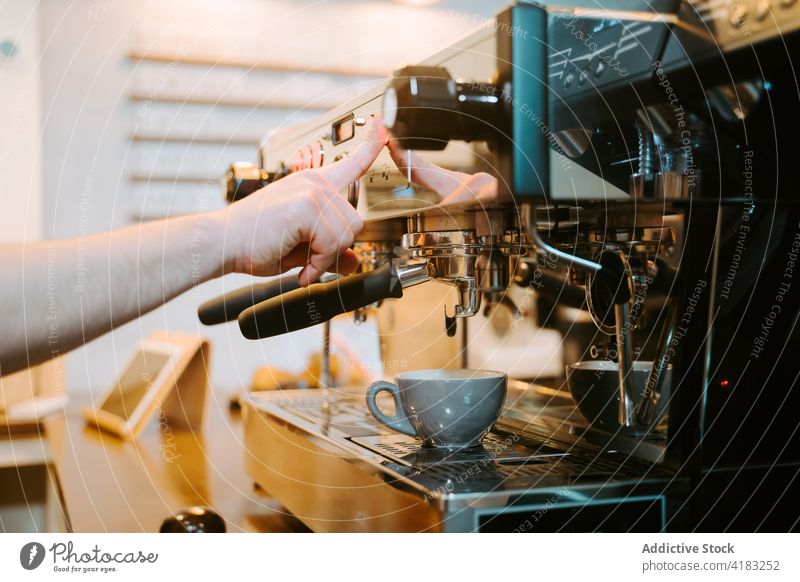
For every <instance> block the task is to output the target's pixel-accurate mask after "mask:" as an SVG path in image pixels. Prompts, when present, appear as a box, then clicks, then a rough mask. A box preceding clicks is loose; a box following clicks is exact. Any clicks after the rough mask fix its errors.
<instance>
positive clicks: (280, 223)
mask: <svg viewBox="0 0 800 582" xmlns="http://www.w3.org/2000/svg"><path fill="white" fill-rule="evenodd" d="M387 137H388V136H387V133H386V130H385V129H384V126H383V120H382V119H380V118H379V116H377V115H376V116H375V117H374V119H372V121H371V122H370V126H369V128H368V130H367V135H366V136H365V139H364V142H363V143H362V144H361V145H360V146H359V147H358V148H357V149H356V150H355V151H354V152H353V153H352V154H351V155H350V156H349V157H348V158H347V159H344V160H341V161H339V162H336V163H335V164H331V165H330V166H325V167H323V168H319V169H316V170H303V171H301V172H296V173H293V174H290V175H289V176H287V177H285V178H282V179H281V180H278V181H277V182H275V183H274V184H270V185H269V186H267V187H265V188H262V189H261V190H259V191H258V192H255V193H253V194H251V195H250V196H248V197H247V198H244V199H243V200H240V201H239V202H236V203H235V204H232V205H230V206H229V207H227V208H225V209H224V210H222V211H221V212H222V214H223V219H224V220H225V223H226V233H227V236H226V237H225V238H226V241H225V243H224V244H225V251H224V256H225V259H224V262H225V266H224V270H225V272H238V273H249V274H253V275H277V274H279V273H283V272H284V271H287V270H289V269H291V268H294V267H300V266H302V267H303V269H302V270H301V271H300V275H299V280H300V284H301V285H308V284H310V283H313V282H314V281H316V280H317V279H319V277H320V276H321V275H322V274H323V273H325V272H326V271H335V272H337V273H342V274H348V273H352V272H353V271H354V270H355V269H356V268H357V267H358V260H357V258H356V256H355V254H354V253H353V251H352V250H350V248H349V247H350V245H352V244H353V238H354V237H355V235H356V234H358V232H359V231H361V228H362V227H363V223H362V221H361V218H360V217H359V215H358V213H357V212H356V210H355V209H354V208H353V207H352V206H351V205H350V203H349V202H347V200H346V199H345V198H344V197H343V196H342V195H341V194H340V193H339V192H340V191H341V190H342V189H343V188H345V187H346V186H347V185H348V184H350V183H352V182H355V181H356V180H358V179H359V178H360V177H361V175H362V174H363V173H364V172H366V171H367V170H368V169H369V167H370V165H371V164H372V162H373V160H374V159H375V158H376V157H377V155H378V153H379V152H380V151H381V149H382V148H383V146H384V145H386V141H387Z"/></svg>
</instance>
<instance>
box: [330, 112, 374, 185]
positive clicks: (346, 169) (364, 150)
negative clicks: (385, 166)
mask: <svg viewBox="0 0 800 582" xmlns="http://www.w3.org/2000/svg"><path fill="white" fill-rule="evenodd" d="M388 139H389V133H388V132H387V131H386V128H385V127H384V125H383V117H382V116H381V115H380V114H375V115H374V116H373V118H372V119H371V120H370V122H369V125H368V126H367V134H366V135H365V136H364V141H363V142H361V145H359V146H358V147H357V148H356V149H355V151H354V152H353V153H352V154H350V155H349V156H348V157H347V158H345V159H343V160H340V161H338V162H336V163H335V164H331V165H330V166H325V167H323V168H320V169H319V170H317V172H319V174H320V176H322V177H323V178H325V179H326V180H327V181H328V182H329V183H330V185H331V186H333V188H334V189H336V190H341V189H342V188H344V187H345V186H347V185H348V184H352V183H353V182H355V181H356V180H358V179H359V178H360V177H361V176H362V175H363V174H364V172H366V171H367V170H369V167H370V166H371V165H372V162H373V161H375V158H377V157H378V154H379V153H380V152H381V150H382V149H383V146H385V145H386V142H387V141H388Z"/></svg>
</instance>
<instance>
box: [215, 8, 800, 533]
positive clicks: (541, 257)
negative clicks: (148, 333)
mask: <svg viewBox="0 0 800 582" xmlns="http://www.w3.org/2000/svg"><path fill="white" fill-rule="evenodd" d="M798 27H800V2H792V1H791V0H771V1H770V0H730V1H720V0H691V1H685V0H684V1H681V0H656V1H654V2H644V1H640V0H618V1H615V2H610V3H603V5H602V6H601V5H600V3H596V4H595V3H594V2H591V1H587V2H584V3H583V4H582V5H580V6H572V7H556V6H546V7H545V6H541V5H537V4H532V3H524V2H518V3H516V4H513V5H511V6H509V7H508V8H507V9H505V10H503V11H502V12H500V13H499V14H498V15H497V17H496V19H495V21H494V22H492V23H491V24H487V25H486V26H484V27H482V28H481V29H479V30H478V31H476V32H475V33H474V34H472V35H470V36H468V37H467V38H465V39H463V40H462V41H461V42H459V43H456V44H455V45H453V46H451V47H449V48H448V49H446V50H444V51H442V52H440V53H438V54H436V55H433V56H432V57H430V58H429V59H427V60H426V61H424V62H422V63H419V64H417V65H411V66H407V67H404V68H402V69H399V70H398V71H396V73H395V74H394V76H393V77H392V78H391V79H390V80H388V81H387V83H386V85H385V86H384V87H381V88H379V89H376V90H374V91H372V92H370V93H367V94H365V95H363V96H361V97H360V98H358V99H355V100H353V101H351V102H348V103H345V104H343V105H342V106H341V107H339V108H337V109H335V110H333V111H331V112H330V113H329V114H326V115H324V116H323V117H322V118H320V119H318V120H317V121H314V122H310V123H308V124H305V125H302V126H299V127H296V128H293V129H287V130H282V131H280V132H276V133H274V134H271V135H270V136H268V138H267V139H265V141H264V142H263V144H262V147H261V164H260V167H257V166H242V165H238V166H234V167H232V169H231V172H230V173H229V176H228V178H229V180H228V184H229V191H228V194H229V199H231V200H234V199H236V198H238V197H241V196H244V195H247V194H248V193H250V192H252V191H255V190H256V189H258V188H260V187H262V186H264V185H266V184H268V183H270V182H271V181H274V180H277V179H280V178H281V177H283V176H285V175H287V174H288V173H290V172H292V171H298V170H301V169H303V168H307V167H320V166H322V165H325V164H327V163H330V162H331V161H334V160H337V159H342V158H343V157H345V156H347V155H348V152H350V151H352V149H353V148H354V147H355V146H356V145H357V144H358V143H359V141H360V140H361V139H363V134H364V131H365V130H364V126H365V123H366V121H367V119H368V118H369V116H370V115H372V114H374V113H377V112H382V114H383V120H384V123H385V124H386V126H387V128H388V129H389V130H390V132H391V135H392V141H391V144H390V146H391V147H390V148H389V149H388V150H387V151H384V152H382V153H381V155H380V156H379V157H378V159H377V160H376V161H375V163H374V164H373V167H372V168H371V169H370V170H369V171H368V172H367V173H366V174H365V176H364V177H363V178H362V179H361V180H359V182H357V183H355V184H352V185H351V186H350V187H349V188H348V189H347V191H346V192H343V195H345V196H347V197H348V199H349V200H350V202H351V203H352V204H353V205H354V206H355V207H356V208H357V209H358V210H359V212H360V214H361V215H362V217H363V218H364V220H365V224H366V227H365V229H364V231H363V232H362V233H361V235H359V238H358V240H357V241H356V243H355V245H354V248H355V250H356V251H357V253H358V254H359V256H360V257H361V258H362V261H361V264H362V268H361V269H360V272H359V273H357V274H355V275H350V276H347V277H340V278H333V279H330V280H328V281H325V282H322V283H318V284H315V285H312V286H310V287H309V288H308V289H298V288H297V285H296V281H294V280H293V279H292V276H286V277H283V278H281V279H278V280H276V281H273V282H270V283H265V284H260V285H256V286H254V287H249V288H246V289H242V290H240V291H238V292H236V293H234V294H230V295H228V296H226V297H222V298H220V299H218V300H215V301H213V302H210V303H209V304H207V305H204V306H203V307H201V313H200V316H201V319H202V320H203V321H204V322H205V323H209V324H214V323H221V322H224V321H232V320H234V319H237V320H238V324H239V326H240V328H241V330H242V333H243V334H244V335H245V337H248V338H250V339H254V340H257V339H259V338H264V337H271V336H275V335H280V334H285V333H290V332H292V331H295V330H297V329H302V328H305V327H310V326H312V325H318V324H321V325H326V322H329V321H330V319H331V318H333V317H335V316H337V315H341V314H346V313H352V314H353V316H354V317H355V318H356V319H357V320H363V319H364V318H365V317H379V316H380V313H381V312H382V310H385V309H387V306H391V305H392V304H393V303H395V302H396V303H397V304H401V303H402V302H404V301H406V300H407V299H406V297H407V296H408V295H409V293H411V292H412V289H417V288H420V289H421V288H424V287H427V286H431V285H436V283H445V284H446V285H447V286H448V288H449V289H450V290H451V291H452V293H450V295H447V297H448V299H446V300H445V307H444V310H443V313H441V312H439V314H438V315H436V316H435V317H436V318H437V319H438V321H437V322H436V324H435V325H436V326H437V328H436V329H437V330H438V331H437V333H438V334H439V337H440V339H441V341H442V342H445V341H448V338H455V339H459V338H460V339H461V340H462V341H463V342H464V343H463V345H462V346H461V350H462V354H463V358H462V360H461V361H460V365H463V367H467V366H468V365H469V346H468V345H467V344H468V343H469V342H468V341H467V339H466V338H467V337H468V336H467V334H466V333H464V331H465V329H466V326H468V325H470V323H469V322H470V320H474V319H475V316H476V315H478V317H484V315H483V314H485V313H489V312H495V313H499V312H504V313H505V316H504V317H500V318H499V319H498V321H500V322H503V323H502V324H503V325H506V326H508V327H512V326H515V325H516V323H515V322H516V321H517V320H518V318H519V316H520V313H521V312H522V311H523V310H522V307H523V306H521V305H520V304H519V301H514V300H512V299H511V298H512V296H513V295H514V293H513V291H514V290H515V289H516V290H520V289H522V290H524V291H526V292H527V293H529V295H531V296H532V297H533V298H534V301H535V302H536V305H537V308H536V310H535V312H536V313H535V317H536V318H537V320H538V324H539V325H540V326H541V327H543V328H551V329H557V330H559V332H560V333H561V334H562V335H563V342H564V344H565V345H566V344H567V343H568V342H570V345H572V346H573V348H572V349H571V350H570V351H569V353H570V354H573V356H575V355H577V359H578V361H577V362H575V361H567V362H564V364H566V367H565V369H566V375H567V381H564V379H563V378H561V379H560V380H559V381H556V382H552V381H548V382H543V381H540V379H538V378H526V379H514V380H512V381H511V382H510V385H509V392H508V398H507V402H506V408H505V410H504V413H503V415H502V417H501V418H500V420H499V421H498V423H497V424H496V425H495V427H494V428H493V430H492V431H491V432H490V434H489V435H488V436H487V437H486V438H485V439H484V442H483V445H482V446H481V447H478V448H471V449H463V450H442V449H428V448H425V447H422V446H421V445H420V443H419V442H417V441H416V440H415V439H414V438H412V437H408V436H406V435H402V434H399V433H395V432H392V431H391V430H389V429H388V428H387V427H385V426H383V425H381V424H379V423H377V421H375V420H374V419H373V418H372V416H371V415H370V414H369V412H368V411H367V408H366V405H365V403H364V393H365V391H366V386H330V384H329V383H324V386H325V387H326V388H325V389H323V390H315V391H312V390H287V391H276V392H270V393H261V394H256V393H253V394H251V395H249V396H247V397H246V398H245V399H244V402H243V412H244V423H245V447H244V448H245V451H244V456H245V464H246V467H247V470H248V472H249V474H250V475H251V476H252V477H253V479H254V481H255V483H256V484H257V485H258V486H260V487H261V488H263V489H264V490H265V491H267V492H268V493H269V494H270V495H272V496H274V497H275V498H277V499H278V500H279V501H280V502H281V503H282V504H283V505H284V506H285V507H286V508H287V509H288V510H289V511H291V512H292V513H293V514H295V515H296V516H297V517H298V518H300V519H301V520H303V521H304V522H305V523H306V524H307V525H309V526H310V527H311V528H312V529H314V530H316V531H444V532H459V531H489V532H491V531H520V532H521V531H534V532H543V531H791V530H796V529H798V526H799V524H800V510H798V509H797V507H796V504H795V503H794V499H795V498H796V496H797V495H798V493H800V435H798V426H799V425H800V422H798V421H800V412H798V410H800V407H799V405H800V386H798V376H800V365H798V364H797V363H796V360H795V357H796V356H795V354H796V353H798V349H799V348H800V340H799V339H798V336H799V335H800V334H798V333H797V323H798V317H800V311H799V310H798V288H799V287H800V283H798V282H796V281H794V280H793V277H794V275H795V266H796V261H797V258H798V257H797V256H798V253H800V204H799V203H800V193H799V192H798V183H797V180H796V179H795V174H794V172H793V171H792V166H791V164H790V162H792V161H794V160H795V159H797V155H796V153H797V151H796V150H797V145H796V143H797V140H796V139H795V136H796V134H797V131H796V128H797V126H798V124H799V123H800V122H798V121H797V119H796V114H795V113H794V112H795V110H796V105H797V103H798V99H799V97H798V93H797V89H796V82H795V79H796V77H797V71H796V68H795V66H794V64H793V62H792V59H791V55H792V53H793V52H794V50H795V48H796V45H797V44H798V39H800V35H798V31H797V29H798ZM439 297H440V296H439ZM526 297H527V295H526ZM431 301H433V299H431ZM437 301H439V299H437ZM565 314H572V315H571V316H569V317H567V316H565ZM576 314H577V315H576ZM578 316H580V317H578ZM576 318H577V319H576ZM579 320H580V321H581V322H583V323H577V322H578V321H579ZM587 322H588V324H587ZM459 330H460V331H461V333H459ZM587 330H588V331H587ZM325 343H326V347H327V341H326V342H325ZM400 343H401V344H402V342H400ZM406 345H407V344H406ZM432 345H433V346H435V345H436V343H435V340H434V342H433V344H432ZM499 349H502V348H499ZM565 353H567V351H565Z"/></svg>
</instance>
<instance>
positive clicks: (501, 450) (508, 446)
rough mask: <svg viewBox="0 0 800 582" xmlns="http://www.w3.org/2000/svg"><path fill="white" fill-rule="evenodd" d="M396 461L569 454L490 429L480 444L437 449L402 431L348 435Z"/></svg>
mask: <svg viewBox="0 0 800 582" xmlns="http://www.w3.org/2000/svg"><path fill="white" fill-rule="evenodd" d="M350 440H351V441H352V442H354V443H356V444H358V445H361V446H362V447H365V448H367V449H370V450H371V451H373V452H376V453H378V454H380V455H382V456H384V457H386V458H387V459H391V460H392V461H394V462H395V463H398V464H401V465H405V466H407V467H414V468H417V469H425V468H428V467H431V466H434V465H437V466H438V465H443V464H445V465H446V464H461V463H481V464H487V463H497V464H501V465H530V464H542V463H552V462H553V461H555V460H557V459H559V458H563V457H567V456H569V453H564V452H563V451H559V450H556V449H554V448H551V447H549V446H547V444H546V443H544V442H542V441H539V440H534V439H531V438H528V437H525V436H520V435H516V434H507V433H495V432H491V433H489V434H488V435H486V437H485V438H484V439H483V443H482V444H481V446H480V447H472V448H469V449H437V448H432V447H423V446H422V441H420V440H418V439H415V438H412V437H408V436H404V435H394V434H391V435H377V436H360V437H353V438H351V439H350Z"/></svg>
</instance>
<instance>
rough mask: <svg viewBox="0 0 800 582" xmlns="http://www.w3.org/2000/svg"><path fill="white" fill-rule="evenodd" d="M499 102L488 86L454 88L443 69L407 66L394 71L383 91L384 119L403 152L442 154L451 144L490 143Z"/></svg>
mask: <svg viewBox="0 0 800 582" xmlns="http://www.w3.org/2000/svg"><path fill="white" fill-rule="evenodd" d="M499 101H500V95H499V94H498V91H497V88H496V87H495V86H494V85H492V84H491V83H479V82H475V83H465V82H456V81H455V80H453V78H452V77H451V76H450V73H449V72H448V71H447V69H445V68H443V67H431V66H421V65H419V66H408V67H403V68H402V69H399V70H397V71H395V73H394V75H393V77H392V80H391V81H390V83H389V86H388V87H387V88H386V91H384V94H383V119H384V124H385V125H386V127H387V129H389V131H391V132H392V135H393V136H394V137H395V138H398V139H400V141H401V144H402V146H403V147H404V148H406V149H417V150H443V149H444V148H445V147H447V144H448V142H449V141H450V140H452V139H458V140H463V141H472V140H479V139H491V138H492V137H493V136H494V135H495V133H496V128H497V123H496V117H497V116H498V115H499V110H500V107H498V106H497V105H498V103H499Z"/></svg>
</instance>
